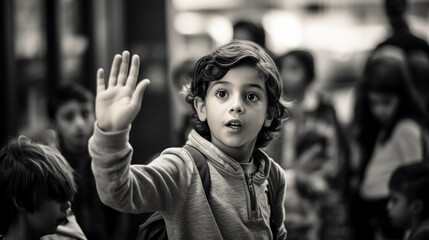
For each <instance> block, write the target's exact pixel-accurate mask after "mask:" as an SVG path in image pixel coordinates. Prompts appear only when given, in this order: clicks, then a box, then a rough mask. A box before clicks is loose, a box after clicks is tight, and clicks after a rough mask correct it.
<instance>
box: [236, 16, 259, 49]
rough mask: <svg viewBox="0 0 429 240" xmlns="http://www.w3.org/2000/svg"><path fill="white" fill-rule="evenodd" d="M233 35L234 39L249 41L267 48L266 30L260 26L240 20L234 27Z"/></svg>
mask: <svg viewBox="0 0 429 240" xmlns="http://www.w3.org/2000/svg"><path fill="white" fill-rule="evenodd" d="M233 34H234V36H233V38H234V39H241V40H249V41H252V42H254V43H257V44H259V46H261V47H263V48H265V49H266V48H267V46H266V44H265V30H264V28H263V27H262V25H260V24H257V23H254V22H251V21H246V20H239V21H237V22H236V23H235V24H234V26H233Z"/></svg>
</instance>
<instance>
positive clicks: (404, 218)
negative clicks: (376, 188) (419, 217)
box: [387, 190, 413, 228]
mask: <svg viewBox="0 0 429 240" xmlns="http://www.w3.org/2000/svg"><path fill="white" fill-rule="evenodd" d="M387 211H388V214H389V217H390V218H391V219H392V223H393V224H394V225H396V226H398V227H402V228H408V227H409V225H410V223H411V220H412V216H413V215H412V212H413V211H412V207H411V203H410V202H409V201H408V200H407V198H406V196H405V195H404V194H403V193H400V192H398V191H395V190H391V191H390V198H389V202H388V204H387Z"/></svg>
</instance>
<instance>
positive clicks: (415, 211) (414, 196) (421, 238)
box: [387, 162, 429, 240]
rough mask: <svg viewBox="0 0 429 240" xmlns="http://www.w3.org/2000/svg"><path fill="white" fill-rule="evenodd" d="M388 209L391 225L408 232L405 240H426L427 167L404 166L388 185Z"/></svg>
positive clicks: (428, 235)
mask: <svg viewBox="0 0 429 240" xmlns="http://www.w3.org/2000/svg"><path fill="white" fill-rule="evenodd" d="M389 189H390V200H389V202H388V205H387V209H388V212H389V216H390V217H391V219H392V222H393V224H395V225H396V226H398V227H401V228H404V229H406V230H407V232H406V234H405V238H404V239H405V240H426V239H429V191H428V189H429V166H428V165H427V163H426V164H425V163H421V162H420V163H414V164H409V165H404V166H401V167H399V168H398V169H396V170H395V172H394V173H393V175H392V178H391V179H390V181H389Z"/></svg>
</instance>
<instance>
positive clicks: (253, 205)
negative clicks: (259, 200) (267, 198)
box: [245, 173, 258, 217]
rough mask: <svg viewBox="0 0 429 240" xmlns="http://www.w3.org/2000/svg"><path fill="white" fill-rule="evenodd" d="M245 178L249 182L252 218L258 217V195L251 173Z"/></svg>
mask: <svg viewBox="0 0 429 240" xmlns="http://www.w3.org/2000/svg"><path fill="white" fill-rule="evenodd" d="M245 176H246V180H247V188H248V190H249V195H250V210H251V216H252V217H257V216H258V212H257V211H256V193H255V187H254V186H253V177H252V176H251V175H250V173H246V175H245Z"/></svg>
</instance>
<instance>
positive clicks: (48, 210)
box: [24, 198, 70, 236]
mask: <svg viewBox="0 0 429 240" xmlns="http://www.w3.org/2000/svg"><path fill="white" fill-rule="evenodd" d="M68 208H70V202H69V201H66V202H58V201H56V200H53V199H51V198H45V199H43V200H42V201H41V202H40V206H39V209H37V210H35V211H34V212H33V213H29V212H26V213H25V214H24V218H25V221H26V223H27V224H28V227H29V229H30V230H31V231H32V232H33V233H34V234H36V235H39V236H44V235H47V234H52V233H55V232H56V231H57V227H58V225H60V224H61V223H62V222H63V221H64V220H65V219H66V211H67V209H68Z"/></svg>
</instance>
